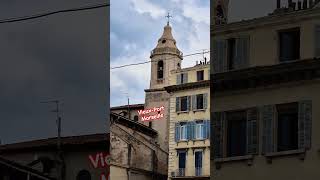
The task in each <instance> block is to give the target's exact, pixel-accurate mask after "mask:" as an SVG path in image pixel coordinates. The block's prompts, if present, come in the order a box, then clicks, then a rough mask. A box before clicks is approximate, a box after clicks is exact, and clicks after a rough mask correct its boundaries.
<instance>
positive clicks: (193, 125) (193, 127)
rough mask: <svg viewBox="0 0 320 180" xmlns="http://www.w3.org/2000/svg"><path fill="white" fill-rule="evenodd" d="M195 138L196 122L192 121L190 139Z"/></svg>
mask: <svg viewBox="0 0 320 180" xmlns="http://www.w3.org/2000/svg"><path fill="white" fill-rule="evenodd" d="M195 138H196V122H194V121H192V122H191V139H192V140H193V139H195Z"/></svg>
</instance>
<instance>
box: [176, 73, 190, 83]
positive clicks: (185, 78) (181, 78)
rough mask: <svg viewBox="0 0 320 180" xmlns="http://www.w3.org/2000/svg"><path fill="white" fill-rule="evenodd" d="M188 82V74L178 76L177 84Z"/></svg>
mask: <svg viewBox="0 0 320 180" xmlns="http://www.w3.org/2000/svg"><path fill="white" fill-rule="evenodd" d="M187 82H188V73H181V74H178V75H177V84H183V83H187Z"/></svg>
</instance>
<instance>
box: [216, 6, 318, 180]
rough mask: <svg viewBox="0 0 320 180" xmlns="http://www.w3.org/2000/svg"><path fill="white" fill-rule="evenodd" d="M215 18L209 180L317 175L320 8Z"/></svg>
mask: <svg viewBox="0 0 320 180" xmlns="http://www.w3.org/2000/svg"><path fill="white" fill-rule="evenodd" d="M297 8H298V7H297V6H295V4H289V5H288V7H286V8H280V7H278V8H277V9H276V10H275V11H274V12H273V13H271V14H270V15H268V16H265V17H261V18H256V19H252V20H245V21H241V22H235V23H229V24H228V23H227V24H220V25H217V24H213V25H212V28H211V37H212V39H211V40H212V41H211V46H212V54H211V56H212V57H214V59H213V62H214V63H212V68H211V69H212V70H213V71H212V78H211V84H212V85H213V87H214V88H212V89H211V107H214V108H212V109H211V117H212V118H211V119H212V129H211V130H212V132H213V134H212V139H211V140H212V142H213V143H214V147H213V148H212V150H213V151H211V152H212V153H211V167H212V168H211V179H215V180H216V179H217V180H224V179H226V180H227V179H234V178H237V179H240V180H242V179H243V180H250V179H261V180H263V179H274V180H280V179H297V180H298V179H318V178H319V177H320V172H319V170H318V167H319V163H320V153H319V152H320V151H319V150H320V143H319V138H320V134H319V131H318V129H319V128H320V123H319V121H318V119H319V116H320V114H319V112H318V107H319V105H320V96H319V92H320V83H319V78H320V76H319V72H320V61H319V59H318V58H319V55H320V51H319V50H320V48H319V47H320V31H319V27H320V26H319V25H320V9H319V8H317V5H316V4H314V3H313V2H311V3H310V4H309V3H308V4H306V6H305V5H303V7H301V9H299V8H298V9H297Z"/></svg>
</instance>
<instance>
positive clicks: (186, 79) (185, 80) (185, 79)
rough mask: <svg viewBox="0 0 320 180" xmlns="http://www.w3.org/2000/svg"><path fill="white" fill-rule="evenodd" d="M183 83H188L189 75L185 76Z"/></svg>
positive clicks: (185, 74)
mask: <svg viewBox="0 0 320 180" xmlns="http://www.w3.org/2000/svg"><path fill="white" fill-rule="evenodd" d="M182 83H188V73H184V74H183V82H182Z"/></svg>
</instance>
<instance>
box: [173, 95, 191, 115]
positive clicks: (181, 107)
mask: <svg viewBox="0 0 320 180" xmlns="http://www.w3.org/2000/svg"><path fill="white" fill-rule="evenodd" d="M190 109H191V96H182V97H176V112H188V111H190Z"/></svg>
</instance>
